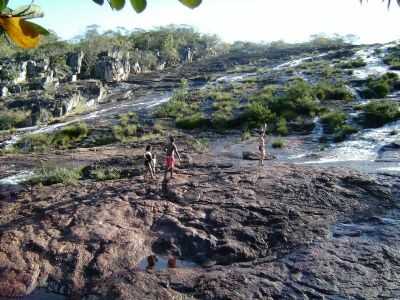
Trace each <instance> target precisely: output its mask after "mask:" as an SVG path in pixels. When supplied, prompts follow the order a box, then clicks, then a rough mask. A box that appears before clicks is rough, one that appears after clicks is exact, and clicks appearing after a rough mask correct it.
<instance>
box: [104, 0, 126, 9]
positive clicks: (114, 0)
mask: <svg viewBox="0 0 400 300" xmlns="http://www.w3.org/2000/svg"><path fill="white" fill-rule="evenodd" d="M108 3H110V6H111V8H112V9H115V10H121V9H123V8H124V6H125V0H108Z"/></svg>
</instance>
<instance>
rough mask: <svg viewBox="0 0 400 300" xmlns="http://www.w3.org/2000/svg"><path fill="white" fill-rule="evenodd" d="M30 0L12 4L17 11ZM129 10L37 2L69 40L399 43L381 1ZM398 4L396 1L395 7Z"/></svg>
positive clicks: (236, 0)
mask: <svg viewBox="0 0 400 300" xmlns="http://www.w3.org/2000/svg"><path fill="white" fill-rule="evenodd" d="M29 2H30V0H11V1H10V5H11V6H12V7H16V6H18V5H21V4H27V3H29ZM127 2H128V5H129V6H127V7H125V9H124V10H123V11H120V12H117V11H112V10H111V9H110V8H109V7H108V5H107V6H104V7H100V6H98V5H96V4H95V3H93V2H92V1H91V0H35V3H36V4H39V5H41V6H42V8H43V9H44V11H45V13H46V16H45V18H44V19H43V20H41V21H39V23H41V24H43V25H45V26H46V27H47V28H50V29H53V30H55V31H56V32H57V33H58V35H60V36H61V37H62V38H65V39H69V38H72V37H74V36H76V35H78V34H80V33H82V32H83V31H84V28H85V27H86V26H87V25H91V24H99V25H101V26H102V28H104V29H112V28H115V27H118V26H123V27H126V28H128V29H133V28H146V29H148V28H152V27H155V26H161V25H168V24H188V25H192V26H194V27H195V28H196V29H198V30H200V31H201V32H207V33H216V34H218V35H219V36H220V37H221V38H223V39H224V40H226V41H229V42H232V41H235V40H247V41H272V40H279V39H283V40H285V41H303V40H306V39H307V38H308V37H309V36H310V35H311V34H315V33H322V32H323V33H327V34H333V33H339V34H355V35H357V36H359V37H360V38H361V42H364V43H373V42H386V41H392V40H395V39H400V29H399V20H400V8H399V7H398V6H394V5H393V6H392V8H391V9H390V10H387V7H386V5H384V4H382V1H381V0H369V2H368V3H366V4H364V5H363V6H361V5H360V3H359V0H203V4H202V5H201V6H200V7H199V8H198V9H195V10H190V9H188V8H186V7H184V6H183V5H181V4H180V3H179V2H178V0H148V8H147V10H146V11H145V12H144V13H142V14H140V15H139V14H136V13H135V12H134V11H133V10H132V9H131V7H130V4H129V0H127ZM393 2H395V1H393Z"/></svg>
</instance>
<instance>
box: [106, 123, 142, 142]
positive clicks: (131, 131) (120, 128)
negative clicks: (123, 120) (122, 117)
mask: <svg viewBox="0 0 400 300" xmlns="http://www.w3.org/2000/svg"><path fill="white" fill-rule="evenodd" d="M137 129H138V127H137V125H135V124H131V125H116V126H114V127H113V128H112V132H113V136H114V139H115V140H116V141H119V142H127V141H129V140H130V139H131V138H133V137H137Z"/></svg>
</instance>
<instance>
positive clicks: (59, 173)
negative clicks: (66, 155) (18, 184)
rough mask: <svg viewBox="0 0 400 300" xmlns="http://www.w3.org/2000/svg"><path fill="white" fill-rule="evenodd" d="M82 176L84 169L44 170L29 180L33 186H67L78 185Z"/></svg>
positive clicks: (37, 172)
mask: <svg viewBox="0 0 400 300" xmlns="http://www.w3.org/2000/svg"><path fill="white" fill-rule="evenodd" d="M81 176H82V169H80V168H75V169H69V168H42V169H40V170H38V171H36V172H35V175H34V176H33V177H32V178H31V179H30V180H29V182H30V183H31V184H34V185H35V184H43V185H52V184H57V183H62V184H65V185H70V184H76V183H77V182H78V181H79V179H80V178H81Z"/></svg>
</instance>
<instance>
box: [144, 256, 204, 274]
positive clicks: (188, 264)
mask: <svg viewBox="0 0 400 300" xmlns="http://www.w3.org/2000/svg"><path fill="white" fill-rule="evenodd" d="M197 267H199V265H198V264H196V263H195V262H193V261H190V260H181V259H176V268H172V269H191V268H197ZM138 268H139V270H140V271H147V270H154V271H162V270H168V269H170V268H169V267H168V257H165V256H157V262H156V263H155V265H154V267H153V268H148V262H147V257H145V258H143V259H142V260H141V261H140V262H139V265H138Z"/></svg>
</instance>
